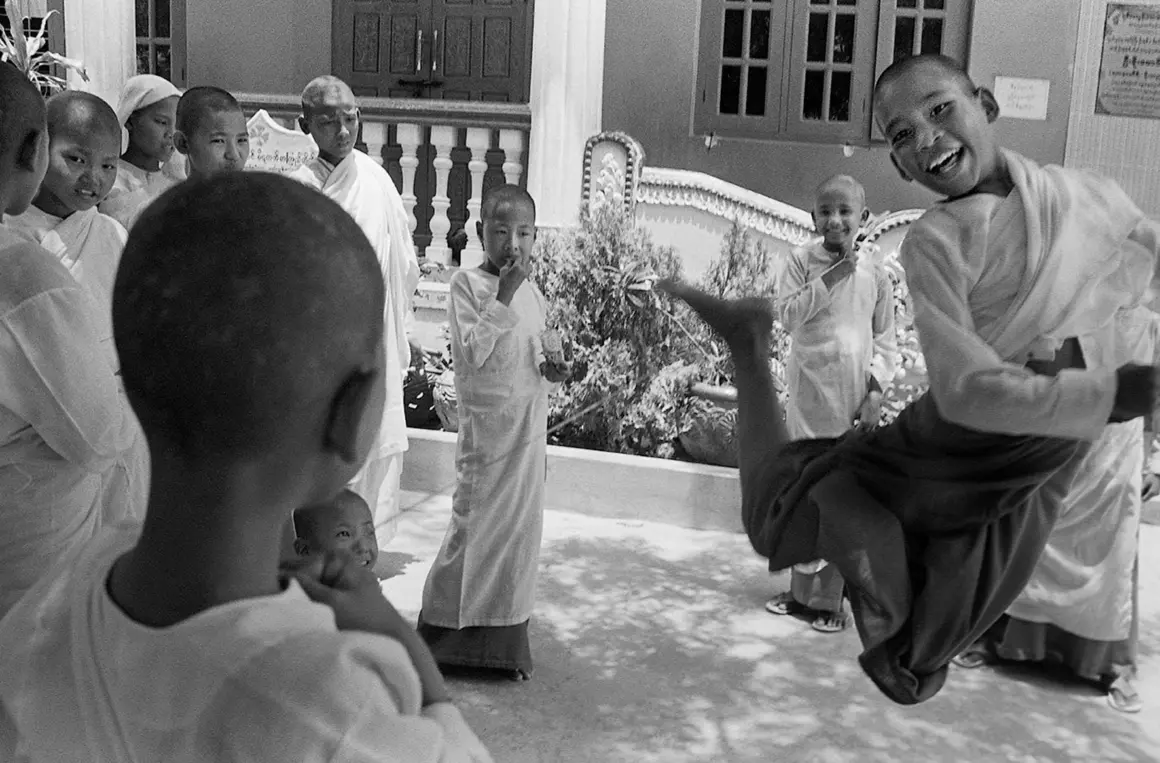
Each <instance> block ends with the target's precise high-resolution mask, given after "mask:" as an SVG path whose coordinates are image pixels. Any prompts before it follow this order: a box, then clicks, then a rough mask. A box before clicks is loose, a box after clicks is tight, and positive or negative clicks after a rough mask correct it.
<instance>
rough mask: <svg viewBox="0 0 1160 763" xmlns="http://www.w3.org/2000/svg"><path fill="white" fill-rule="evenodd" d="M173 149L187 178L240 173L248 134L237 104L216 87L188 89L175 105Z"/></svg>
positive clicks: (240, 108) (244, 117) (246, 149)
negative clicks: (180, 157) (182, 159)
mask: <svg viewBox="0 0 1160 763" xmlns="http://www.w3.org/2000/svg"><path fill="white" fill-rule="evenodd" d="M173 146H174V148H176V149H177V152H178V153H180V154H182V155H183V156H185V158H186V162H187V164H188V166H189V177H190V178H191V179H192V178H204V177H208V176H210V175H212V174H214V173H215V172H228V171H231V170H241V169H244V168H245V166H246V160H247V159H249V158H250V132H249V129H248V128H247V127H246V115H245V113H244V112H243V111H242V107H241V106H240V105H239V104H238V102H237V100H236V99H235V98H234V97H233V96H232V95H230V94H229V93H228V92H227V91H225V90H222V89H221V88H220V87H191V88H190V89H189V90H186V91H185V93H184V94H183V95H182V96H181V100H179V101H178V102H177V121H176V129H175V130H174V131H173Z"/></svg>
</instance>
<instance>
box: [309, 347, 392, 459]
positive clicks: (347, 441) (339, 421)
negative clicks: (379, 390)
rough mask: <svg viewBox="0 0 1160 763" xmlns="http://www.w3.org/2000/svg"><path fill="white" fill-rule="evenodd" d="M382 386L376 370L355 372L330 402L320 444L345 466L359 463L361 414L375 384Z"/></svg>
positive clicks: (370, 397) (371, 395)
mask: <svg viewBox="0 0 1160 763" xmlns="http://www.w3.org/2000/svg"><path fill="white" fill-rule="evenodd" d="M382 383H383V382H382V380H381V379H380V378H379V373H378V372H377V371H361V370H360V371H354V372H353V373H351V375H350V376H348V377H347V378H346V381H344V382H343V383H342V386H340V387H339V388H338V392H336V393H335V395H334V399H333V400H331V401H330V412H329V416H328V417H327V424H326V433H325V442H324V443H323V445H324V447H325V448H326V450H328V451H330V452H332V453H336V454H338V456H339V458H341V459H342V460H343V461H346V462H347V463H351V464H353V463H356V462H357V461H358V460H359V458H360V457H361V453H360V450H361V449H360V447H359V445H360V443H359V440H360V438H361V432H362V420H363V414H364V413H365V412H366V409H367V406H368V405H369V404H370V401H371V399H372V398H373V396H374V385H375V384H382Z"/></svg>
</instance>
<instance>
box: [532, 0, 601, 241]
mask: <svg viewBox="0 0 1160 763" xmlns="http://www.w3.org/2000/svg"><path fill="white" fill-rule="evenodd" d="M605 11H606V2H605V0H536V23H535V24H534V30H533V33H532V34H533V37H532V90H531V97H530V104H531V109H532V134H531V138H530V145H529V150H528V160H527V171H528V191H530V192H531V194H532V196H533V197H535V199H536V205H537V208H538V213H539V214H538V215H537V217H538V219H537V222H538V223H539V224H540V225H542V226H546V227H559V226H564V225H571V224H574V223H576V222H577V221H578V219H579V213H580V189H581V180H582V177H583V163H584V143H585V142H586V141H587V140H588V138H590V137H592V136H593V135H595V134H596V133H598V132H600V130H601V121H600V120H601V109H602V104H603V98H604V19H605Z"/></svg>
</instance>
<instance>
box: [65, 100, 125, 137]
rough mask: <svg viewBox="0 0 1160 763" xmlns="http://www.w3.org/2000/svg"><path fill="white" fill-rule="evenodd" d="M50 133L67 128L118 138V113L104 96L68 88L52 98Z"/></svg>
mask: <svg viewBox="0 0 1160 763" xmlns="http://www.w3.org/2000/svg"><path fill="white" fill-rule="evenodd" d="M47 113H48V134H49V136H52V135H55V134H56V133H57V132H59V131H63V130H79V131H83V132H98V131H99V132H101V133H102V134H106V135H110V136H112V137H114V138H117V139H118V140H119V139H120V137H121V125H120V124H119V123H118V122H117V113H116V112H115V111H113V107H112V106H110V105H109V104H108V103H107V102H106V101H105V100H104V99H103V98H100V97H99V96H96V95H93V94H92V93H84V92H81V91H79V90H64V91H62V92H59V93H57V94H56V95H54V96H52V97H51V98H49V99H48V102H47Z"/></svg>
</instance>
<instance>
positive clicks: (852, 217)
mask: <svg viewBox="0 0 1160 763" xmlns="http://www.w3.org/2000/svg"><path fill="white" fill-rule="evenodd" d="M813 217H814V227H815V228H816V229H817V231H818V233H819V234H821V236H822V244H823V246H825V248H826V249H828V250H829V251H831V252H845V253H849V252H850V251H851V250H852V249H853V248H854V239H856V238H857V236H858V231H859V230H860V228H861V226H862V224H863V223H864V222H865V220H866V218H867V217H868V212H867V210H866V203H865V201H864V200H863V197H862V192H861V189H860V188H859V187H855V186H853V185H851V184H850V183H847V182H843V181H841V180H839V179H835V180H834V181H832V182H830V183H827V184H826V185H825V186H823V187H822V188H821V189H820V190H819V191H818V195H817V198H816V199H815V200H814V211H813Z"/></svg>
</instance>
